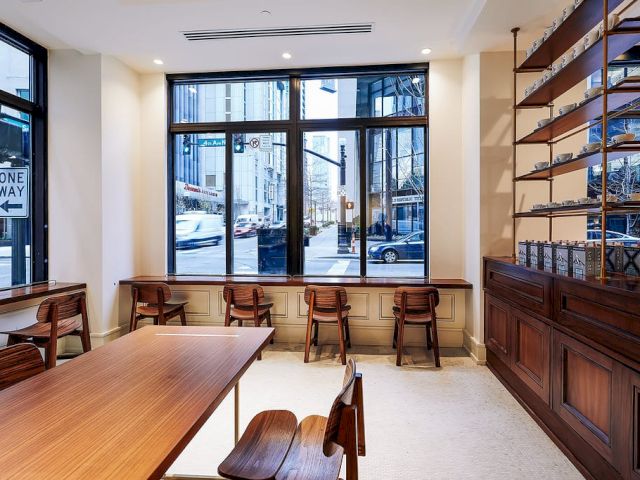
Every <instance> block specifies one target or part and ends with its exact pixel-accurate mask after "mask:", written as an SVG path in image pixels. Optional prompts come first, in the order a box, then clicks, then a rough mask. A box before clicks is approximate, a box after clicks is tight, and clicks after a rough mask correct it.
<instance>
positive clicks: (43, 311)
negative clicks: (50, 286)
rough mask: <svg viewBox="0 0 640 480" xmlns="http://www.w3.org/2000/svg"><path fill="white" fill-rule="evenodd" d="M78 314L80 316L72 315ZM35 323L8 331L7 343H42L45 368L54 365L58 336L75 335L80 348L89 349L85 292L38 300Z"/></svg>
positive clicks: (39, 345)
mask: <svg viewBox="0 0 640 480" xmlns="http://www.w3.org/2000/svg"><path fill="white" fill-rule="evenodd" d="M78 315H80V319H78V318H75V317H77V316H78ZM36 320H37V321H38V323H34V324H33V325H29V326H28V327H25V328H21V329H19V330H14V331H11V332H0V333H5V334H7V335H9V339H8V341H7V345H15V344H16V343H20V342H29V343H33V344H35V345H36V346H37V347H41V348H42V347H44V350H45V355H44V356H45V361H44V363H45V365H46V368H52V367H55V366H56V357H57V349H58V338H61V337H65V336H67V335H78V336H79V337H80V340H81V341H82V351H83V352H88V351H89V350H91V340H90V339H89V319H88V317H87V301H86V294H85V292H77V293H71V294H69V295H60V296H57V297H49V298H47V299H46V300H45V301H44V302H42V303H41V304H40V307H39V308H38V313H36Z"/></svg>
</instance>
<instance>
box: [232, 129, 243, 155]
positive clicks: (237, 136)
mask: <svg viewBox="0 0 640 480" xmlns="http://www.w3.org/2000/svg"><path fill="white" fill-rule="evenodd" d="M233 153H244V135H243V134H242V133H234V134H233Z"/></svg>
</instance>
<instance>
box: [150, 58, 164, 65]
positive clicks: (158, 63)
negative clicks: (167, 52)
mask: <svg viewBox="0 0 640 480" xmlns="http://www.w3.org/2000/svg"><path fill="white" fill-rule="evenodd" d="M153 63H155V64H156V65H164V62H163V61H162V60H160V59H159V58H156V59H155V60H154V61H153Z"/></svg>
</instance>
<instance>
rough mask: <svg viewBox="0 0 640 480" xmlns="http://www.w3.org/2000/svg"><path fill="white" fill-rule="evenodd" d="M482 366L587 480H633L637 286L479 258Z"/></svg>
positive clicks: (638, 380) (638, 382) (639, 382)
mask: <svg viewBox="0 0 640 480" xmlns="http://www.w3.org/2000/svg"><path fill="white" fill-rule="evenodd" d="M484 282H485V283H484V291H485V305H484V315H485V344H486V347H487V364H488V365H489V367H490V368H491V369H492V371H493V372H494V373H495V374H496V375H497V376H498V378H500V380H501V381H502V382H503V383H504V384H505V385H506V386H507V388H508V389H509V390H510V391H511V392H512V393H513V394H514V395H515V396H516V397H517V398H518V399H519V401H520V402H521V403H523V404H525V405H526V406H527V411H528V412H529V413H530V414H531V415H532V416H534V417H535V418H536V420H537V421H538V422H539V423H541V424H544V426H545V429H546V431H547V432H549V434H550V435H551V438H552V439H553V440H554V441H555V442H556V443H558V444H559V445H560V446H561V447H562V448H563V450H564V451H565V452H570V455H569V458H570V459H571V460H572V461H573V462H574V463H575V464H576V466H577V467H578V468H579V469H580V470H581V472H583V473H584V474H585V476H587V478H592V479H597V480H599V479H603V480H615V479H624V480H640V313H639V312H640V280H636V281H634V280H633V279H629V278H624V277H622V278H611V279H606V280H604V281H599V280H598V281H596V280H593V279H591V280H578V279H572V278H566V277H563V276H560V275H556V274H554V273H550V272H544V271H541V270H537V269H532V268H528V267H522V266H519V265H517V264H515V262H514V261H513V260H511V259H496V258H486V259H485V269H484Z"/></svg>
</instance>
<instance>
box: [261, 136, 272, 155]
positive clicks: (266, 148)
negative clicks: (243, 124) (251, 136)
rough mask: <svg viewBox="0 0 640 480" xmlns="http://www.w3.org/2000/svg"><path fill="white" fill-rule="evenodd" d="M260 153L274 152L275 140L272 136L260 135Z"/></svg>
mask: <svg viewBox="0 0 640 480" xmlns="http://www.w3.org/2000/svg"><path fill="white" fill-rule="evenodd" d="M260 151H261V152H269V153H271V152H273V138H272V137H271V135H260Z"/></svg>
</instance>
